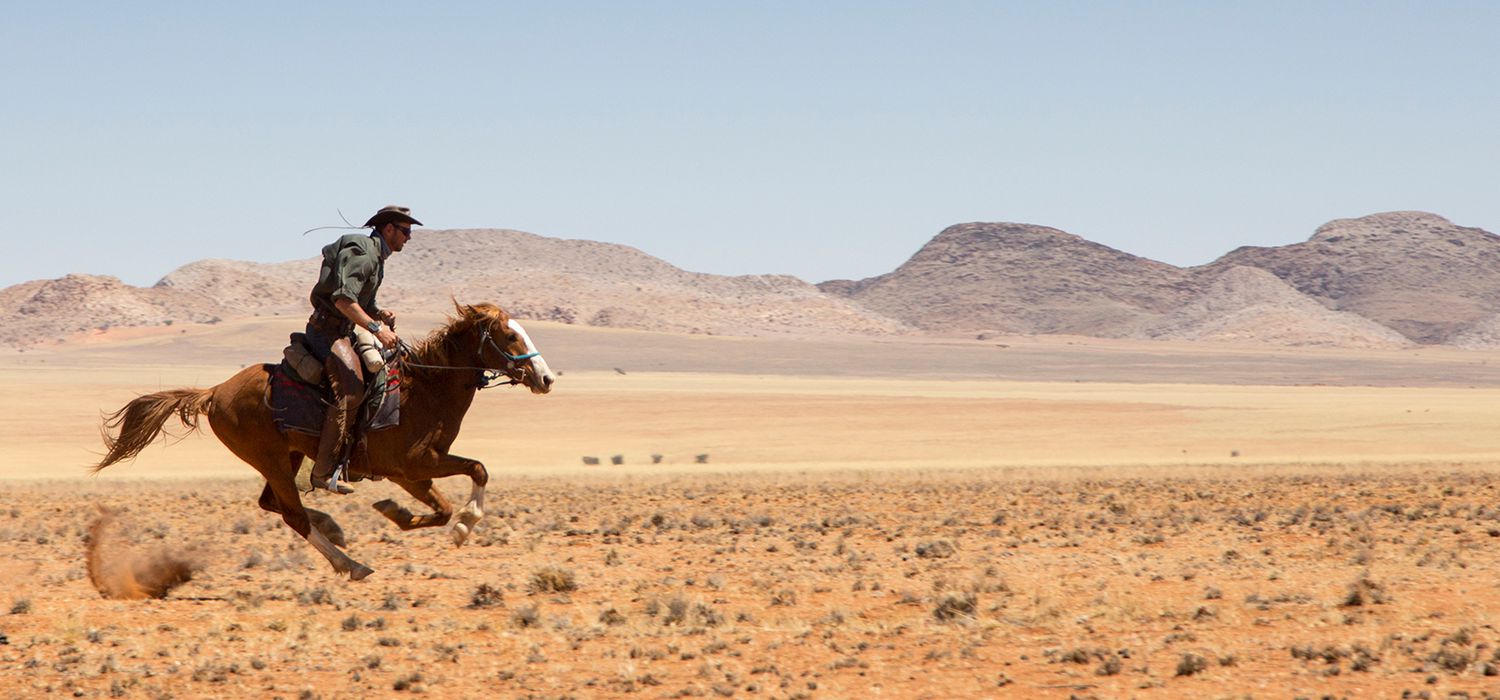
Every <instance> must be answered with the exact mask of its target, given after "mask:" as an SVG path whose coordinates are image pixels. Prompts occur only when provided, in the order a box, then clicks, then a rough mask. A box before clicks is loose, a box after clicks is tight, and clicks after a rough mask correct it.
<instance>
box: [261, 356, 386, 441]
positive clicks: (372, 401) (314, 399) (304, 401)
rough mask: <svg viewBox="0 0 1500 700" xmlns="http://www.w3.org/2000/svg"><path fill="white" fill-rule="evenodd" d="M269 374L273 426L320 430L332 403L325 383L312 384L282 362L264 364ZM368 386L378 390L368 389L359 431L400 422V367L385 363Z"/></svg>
mask: <svg viewBox="0 0 1500 700" xmlns="http://www.w3.org/2000/svg"><path fill="white" fill-rule="evenodd" d="M266 369H267V372H268V373H269V374H270V377H269V383H270V385H271V389H270V394H271V396H270V397H269V398H270V405H271V415H272V417H274V418H275V420H276V427H277V428H278V429H279V430H281V432H283V433H285V432H287V431H289V430H294V431H296V432H299V433H305V434H307V435H317V434H318V433H320V432H322V431H323V416H324V414H325V413H326V412H327V410H328V406H329V404H330V403H331V401H330V399H331V397H330V395H329V390H328V387H326V386H312V385H311V384H307V383H306V382H303V381H301V380H300V379H297V375H296V374H295V373H294V372H292V371H290V370H289V369H288V368H287V366H286V364H285V363H278V364H274V365H269V364H268V365H266ZM369 386H370V387H372V388H373V387H379V388H380V389H381V390H380V391H375V390H370V391H368V392H367V393H368V397H367V398H366V399H365V405H364V408H363V410H361V411H360V414H359V416H360V421H359V422H360V429H359V431H360V432H362V433H364V432H370V431H374V430H380V429H382V428H389V427H391V426H393V425H397V424H399V423H400V422H401V370H400V369H398V368H397V367H396V366H395V365H387V366H386V368H385V369H383V370H381V371H380V374H379V375H378V376H376V377H375V381H373V382H371V383H370V384H369Z"/></svg>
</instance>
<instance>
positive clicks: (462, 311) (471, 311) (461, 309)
mask: <svg viewBox="0 0 1500 700" xmlns="http://www.w3.org/2000/svg"><path fill="white" fill-rule="evenodd" d="M453 310H454V311H455V312H457V313H458V317H459V318H474V317H475V316H478V315H479V311H478V310H476V309H475V308H474V307H473V306H471V305H469V304H460V303H458V300H457V299H454V300H453Z"/></svg>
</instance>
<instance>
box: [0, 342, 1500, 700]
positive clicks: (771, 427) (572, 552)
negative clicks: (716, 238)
mask: <svg viewBox="0 0 1500 700" xmlns="http://www.w3.org/2000/svg"><path fill="white" fill-rule="evenodd" d="M286 323H287V322H286V321H285V320H282V319H264V320H257V321H251V322H245V323H241V324H237V325H226V326H225V327H222V328H183V329H177V330H175V331H171V332H160V331H158V332H150V333H136V334H135V335H134V336H133V337H126V336H123V335H117V336H109V337H102V338H99V339H97V340H96V342H92V343H79V344H74V345H70V346H68V347H63V348H56V349H50V350H48V351H46V352H28V353H23V354H10V355H7V356H3V357H0V380H3V381H4V385H5V386H6V387H7V388H8V389H9V390H10V391H8V392H7V393H6V395H5V397H4V398H0V437H3V448H0V494H3V498H0V562H3V563H0V580H3V581H6V582H7V586H8V590H6V591H5V592H3V593H0V634H4V635H5V636H6V637H7V638H8V641H9V644H8V645H5V646H0V684H9V688H13V689H15V690H8V692H11V693H12V694H13V695H16V696H20V697H27V696H37V697H42V696H51V695H53V694H58V693H64V694H72V695H75V696H78V697H97V696H106V695H113V696H130V697H134V696H140V697H167V696H171V697H223V696H235V697H272V696H281V697H298V696H301V697H355V696H366V695H370V694H376V695H387V694H404V693H406V692H428V693H443V694H446V695H449V696H458V697H476V696H480V695H484V696H487V697H489V696H498V697H545V698H556V697H614V696H642V697H688V696H744V697H783V698H789V697H902V698H905V697H934V698H940V697H1069V696H1078V697H1089V696H1095V697H1242V696H1246V695H1249V696H1253V697H1294V696H1299V695H1305V696H1308V697H1321V696H1324V695H1331V696H1333V697H1344V696H1347V697H1395V696H1400V695H1401V693H1402V692H1403V691H1410V692H1411V693H1412V694H1413V696H1418V695H1419V694H1420V693H1423V692H1425V693H1428V696H1429V697H1449V696H1450V693H1456V692H1467V693H1470V694H1471V696H1472V697H1480V696H1481V694H1482V693H1483V692H1485V691H1486V690H1493V689H1495V688H1497V687H1500V681H1496V678H1495V677H1494V676H1492V675H1489V674H1491V673H1500V658H1495V650H1496V647H1497V645H1500V634H1497V633H1496V632H1495V627H1494V626H1493V625H1495V624H1497V620H1496V619H1495V617H1496V615H1495V613H1496V611H1497V609H1500V586H1497V584H1496V583H1495V581H1496V580H1497V576H1496V573H1500V562H1497V559H1496V556H1495V554H1494V550H1495V545H1494V543H1495V542H1497V541H1500V539H1496V538H1497V537H1500V522H1497V521H1500V509H1496V504H1495V501H1496V498H1495V495H1496V488H1497V487H1500V479H1497V477H1496V476H1495V472H1500V470H1496V469H1495V466H1496V465H1500V436H1497V434H1496V431H1495V430H1494V429H1493V426H1495V425H1496V424H1497V423H1500V375H1497V374H1496V373H1495V372H1493V371H1491V369H1490V366H1491V365H1492V364H1495V363H1492V362H1491V360H1492V359H1497V357H1496V356H1494V355H1491V354H1484V353H1458V352H1453V351H1432V350H1419V351H1411V350H1408V351H1384V352H1380V351H1363V352H1339V351H1315V350H1308V351H1288V350H1276V351H1265V350H1257V349H1254V348H1245V347H1234V346H1207V345H1197V346H1190V345H1181V344H1152V343H1110V342H1105V341H1087V342H1085V341H1080V340H1069V339H1055V338H1048V339H1038V338H1011V339H989V340H985V341H979V340H974V339H951V340H947V341H918V340H913V339H895V340H889V339H887V340H879V341H874V340H828V339H821V340H820V339H794V338H779V339H755V340H744V339H740V340H735V339H726V338H712V337H682V336H666V335H660V334H645V333H633V332H623V331H600V330H591V329H576V328H570V327H566V326H555V325H550V324H536V327H534V328H533V329H532V330H533V335H534V336H536V337H537V340H538V344H539V345H541V347H542V350H543V351H544V352H545V353H546V354H547V355H548V359H549V360H550V361H551V362H552V364H553V365H554V367H555V368H557V369H561V370H563V376H562V377H561V379H560V382H559V385H558V387H557V390H556V391H555V392H554V393H553V394H552V395H549V396H544V397H535V396H531V395H529V394H526V393H525V392H523V391H520V390H514V389H510V390H508V389H497V390H494V391H491V392H485V393H483V394H482V395H481V396H480V397H479V400H478V401H476V403H475V407H474V409H473V410H472V411H471V412H470V415H469V418H468V419H467V421H466V423H465V431H464V433H463V435H462V437H461V438H460V439H459V442H458V443H457V444H456V445H455V448H454V451H455V452H457V453H460V454H465V455H468V456H472V457H475V458H478V459H481V460H483V461H484V462H485V463H486V465H487V466H488V467H489V469H490V472H491V474H492V475H493V477H494V479H493V480H492V482H491V484H490V487H489V494H490V496H489V498H490V504H491V512H490V514H489V515H488V516H487V517H486V518H485V520H484V521H483V522H482V523H481V525H480V528H479V531H478V532H477V534H476V536H475V539H474V543H473V544H472V545H471V546H469V547H466V548H463V549H455V548H454V547H453V546H452V544H451V543H450V542H449V541H448V538H447V533H446V531H445V530H426V531H417V532H410V533H402V532H400V531H398V530H396V529H395V528H393V527H391V526H390V525H389V524H388V523H386V522H385V521H384V520H382V519H381V518H380V517H379V516H378V514H377V513H376V512H375V511H373V510H371V509H370V508H369V507H368V506H369V503H371V502H372V501H375V500H378V499H380V498H385V497H396V498H398V499H399V500H401V501H402V502H403V503H409V502H410V501H409V499H408V498H406V497H405V496H404V495H398V494H396V493H394V489H391V488H390V487H389V486H387V485H386V484H377V483H369V482H365V483H362V484H358V485H357V487H358V489H359V492H358V493H357V494H355V495H353V496H348V497H335V496H331V495H319V496H315V497H314V501H315V505H316V506H317V507H320V508H323V509H326V510H328V511H329V512H330V513H331V514H332V515H333V516H334V517H335V518H337V519H338V520H339V522H340V523H342V525H343V527H344V529H345V530H346V532H347V534H348V538H349V544H350V551H351V553H352V554H353V555H354V556H355V557H356V558H358V559H360V560H361V561H363V562H365V563H367V564H369V565H371V566H372V567H374V568H375V569H376V574H375V575H374V576H372V577H371V578H370V579H367V580H366V581H364V582H360V583H349V582H345V581H342V580H340V579H338V578H336V577H335V576H334V575H333V573H332V572H331V570H329V568H328V567H327V566H326V564H325V563H324V562H323V561H322V560H321V558H319V557H318V556H317V554H316V553H315V552H314V551H312V549H311V548H310V547H309V546H308V545H307V544H306V543H304V542H302V541H301V540H300V539H298V538H296V536H295V535H294V534H292V533H291V532H290V531H289V530H287V529H286V528H285V527H284V526H282V525H281V523H280V521H279V518H277V517H276V516H272V515H270V514H266V513H263V512H261V511H260V510H258V509H257V508H256V507H255V505H254V500H255V497H256V495H257V494H258V491H259V484H258V482H257V481H256V480H255V478H254V474H253V472H252V471H251V470H250V469H249V468H248V467H247V466H244V465H242V464H239V463H237V462H236V461H234V459H233V458H232V457H231V456H230V455H229V454H228V453H227V451H225V450H224V449H223V448H222V447H220V446H219V445H218V444H217V442H216V441H215V440H214V439H213V437H212V436H211V435H207V434H201V435H189V436H187V437H185V438H184V439H182V440H181V441H179V442H176V443H174V444H171V445H158V446H155V447H152V448H150V449H148V450H147V452H146V453H144V454H143V455H142V456H141V457H140V458H139V459H138V460H137V461H135V462H133V463H127V464H122V465H118V466H115V467H111V468H110V469H108V470H106V471H105V472H103V473H101V474H100V475H98V476H97V477H87V478H85V477H82V476H81V475H82V474H83V471H84V469H85V467H86V466H87V465H88V464H90V463H91V462H92V461H93V460H94V459H95V458H96V455H97V453H98V451H99V449H100V447H99V440H98V423H99V417H100V413H101V412H107V411H112V410H113V409H115V408H117V407H118V406H119V405H121V404H123V403H124V402H125V401H127V400H129V399H130V398H132V397H134V396H135V395H137V394H139V393H144V392H150V391H155V390H158V389H163V388H174V387H178V386H190V385H196V386H206V385H211V384H213V383H216V382H217V381H219V380H221V379H223V378H226V377H228V376H229V375H230V374H231V373H233V372H234V371H235V370H236V369H237V368H238V367H240V366H242V365H243V364H246V363H248V362H254V361H257V360H262V359H268V357H267V356H268V353H266V352H265V351H264V350H263V349H262V350H254V348H264V347H265V346H266V345H268V344H269V345H273V346H274V345H276V344H277V341H278V340H279V337H278V336H280V335H282V334H284V333H285V325H286ZM413 325H415V324H413ZM268 338H269V339H271V340H268ZM274 352H275V350H274V349H273V350H272V352H271V353H269V354H270V355H274ZM169 360H170V361H169ZM615 455H619V456H620V457H621V458H622V459H623V462H624V463H623V464H621V465H613V464H611V463H610V457H612V456H615ZM652 455H661V456H662V459H661V462H660V463H656V464H653V463H652ZM698 455H707V457H706V460H707V462H706V463H699V462H698V461H697V456H698ZM585 456H592V457H598V458H599V459H600V461H601V462H602V464H600V465H596V466H591V465H585V464H584V463H583V460H582V458H583V457H585ZM444 488H445V489H446V490H447V491H448V492H449V493H450V494H451V495H454V496H457V495H459V494H461V493H462V492H463V491H465V490H466V485H465V484H463V483H460V482H459V481H458V480H450V482H449V483H447V484H444ZM97 506H107V507H110V508H116V509H122V514H121V515H120V517H119V520H118V522H116V523H115V524H113V525H112V526H111V527H110V529H109V531H108V535H109V538H110V539H109V540H108V543H107V546H106V547H105V548H104V549H103V550H99V551H106V552H108V553H110V554H111V556H115V557H119V558H125V559H129V558H132V557H134V558H142V557H148V556H149V555H150V554H151V552H153V551H154V550H159V549H165V550H168V551H171V552H176V553H177V554H178V555H179V556H183V557H190V558H191V559H192V560H193V562H194V565H195V567H196V575H195V578H194V580H193V581H191V582H190V583H188V584H186V585H185V586H183V587H181V588H178V589H176V590H174V591H172V592H171V593H170V594H169V595H168V597H167V598H166V599H165V600H151V601H115V600H104V599H102V598H101V597H100V595H99V593H98V592H97V591H96V590H95V588H94V587H93V586H91V585H90V583H89V580H88V575H87V567H86V564H85V551H86V541H87V540H89V537H88V529H89V524H90V523H91V522H92V521H94V520H95V519H96V518H97V517H98V512H97V510H96V507H97ZM95 539H96V540H97V539H98V538H97V537H96V538H95ZM549 567H550V568H549ZM566 579H572V584H570V585H566V586H565V585H562V584H561V583H560V582H562V581H564V580H566ZM560 589H567V590H560ZM610 611H613V612H612V613H611V612H610ZM7 613H8V614H7ZM1454 697H1458V696H1456V695H1454Z"/></svg>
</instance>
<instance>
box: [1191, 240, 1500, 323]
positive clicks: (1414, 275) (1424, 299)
mask: <svg viewBox="0 0 1500 700" xmlns="http://www.w3.org/2000/svg"><path fill="white" fill-rule="evenodd" d="M1236 265H1245V266H1250V267H1258V268H1261V269H1263V270H1266V271H1268V272H1270V273H1271V274H1274V275H1276V276H1277V277H1279V278H1281V279H1282V280H1285V281H1286V282H1287V283H1288V284H1290V285H1292V286H1293V287H1295V288H1296V289H1297V290H1298V291H1300V292H1302V293H1303V294H1306V295H1308V296H1311V297H1313V298H1315V299H1318V300H1319V301H1321V302H1323V303H1324V304H1326V305H1327V306H1328V307H1329V308H1332V309H1336V310H1339V311H1348V312H1352V313H1356V314H1359V315H1360V316H1363V317H1365V318H1368V319H1370V320H1373V321H1376V322H1378V323H1380V324H1382V325H1385V326H1388V327H1390V328H1393V329H1395V330H1397V331H1399V332H1400V333H1401V334H1402V335H1405V336H1406V337H1408V338H1411V339H1412V340H1415V341H1417V342H1420V343H1446V342H1448V341H1450V340H1452V339H1454V338H1456V337H1458V336H1459V335H1460V334H1462V333H1463V332H1464V331H1465V329H1467V328H1469V327H1470V326H1473V325H1474V324H1476V323H1479V322H1481V321H1484V320H1485V319H1487V318H1488V317H1489V316H1490V315H1491V314H1493V313H1495V312H1496V311H1497V310H1500V236H1496V235H1495V234H1492V233H1489V232H1487V231H1484V230H1482V229H1477V228H1469V227H1465V226H1458V225H1455V224H1453V223H1452V222H1450V221H1448V220H1447V219H1445V218H1443V217H1441V216H1438V215H1436V214H1428V213H1425V212H1415V211H1398V212H1387V213H1383V214H1372V215H1370V216H1364V217H1360V218H1357V219H1338V220H1336V221H1331V222H1329V223H1327V224H1324V225H1323V226H1321V227H1319V228H1318V230H1317V232H1316V233H1314V234H1313V236H1312V238H1310V239H1308V240H1307V241H1306V242H1303V243H1296V244H1293V245H1287V246H1280V247H1274V248H1259V247H1245V248H1239V249H1237V250H1235V251H1233V252H1231V253H1229V254H1228V255H1225V256H1224V257H1222V258H1220V259H1219V260H1217V261H1215V262H1214V263H1212V264H1211V265H1210V266H1209V267H1216V268H1227V267H1232V266H1236ZM1471 335H1472V334H1471Z"/></svg>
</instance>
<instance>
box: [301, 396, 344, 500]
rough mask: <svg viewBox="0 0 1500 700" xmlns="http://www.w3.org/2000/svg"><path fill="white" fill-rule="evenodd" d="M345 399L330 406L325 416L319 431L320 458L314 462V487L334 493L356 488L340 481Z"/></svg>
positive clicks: (342, 492)
mask: <svg viewBox="0 0 1500 700" xmlns="http://www.w3.org/2000/svg"><path fill="white" fill-rule="evenodd" d="M343 403H344V402H343V401H335V402H334V404H333V405H332V406H329V407H328V415H326V416H325V417H324V418H323V430H322V431H321V432H320V433H318V459H317V461H316V462H314V463H313V468H312V478H311V481H312V485H313V488H318V489H325V490H328V491H332V492H334V493H340V494H349V493H354V489H351V488H349V487H348V486H345V485H344V484H342V483H340V482H339V479H338V477H339V476H341V475H340V474H339V473H338V471H339V467H340V466H342V465H341V464H340V458H341V457H343V453H344V450H342V449H340V447H342V444H343V442H344V436H343V427H344V418H343V415H342V414H343V412H344V405H343Z"/></svg>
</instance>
